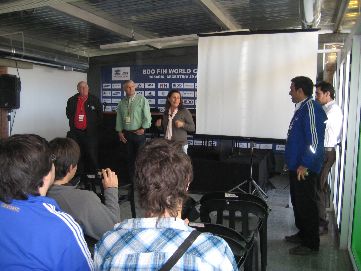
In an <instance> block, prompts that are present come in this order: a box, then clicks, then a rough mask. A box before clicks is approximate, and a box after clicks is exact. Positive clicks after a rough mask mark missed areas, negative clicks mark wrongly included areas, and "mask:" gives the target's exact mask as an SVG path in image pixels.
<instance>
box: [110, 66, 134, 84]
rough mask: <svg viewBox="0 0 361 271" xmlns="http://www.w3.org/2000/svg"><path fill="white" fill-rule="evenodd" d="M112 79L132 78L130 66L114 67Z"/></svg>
mask: <svg viewBox="0 0 361 271" xmlns="http://www.w3.org/2000/svg"><path fill="white" fill-rule="evenodd" d="M112 80H113V81H116V80H130V67H116V68H112Z"/></svg>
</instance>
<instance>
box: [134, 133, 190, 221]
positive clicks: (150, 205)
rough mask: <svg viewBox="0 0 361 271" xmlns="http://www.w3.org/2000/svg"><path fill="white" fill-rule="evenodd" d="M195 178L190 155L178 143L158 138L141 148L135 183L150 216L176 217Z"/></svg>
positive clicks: (137, 160)
mask: <svg viewBox="0 0 361 271" xmlns="http://www.w3.org/2000/svg"><path fill="white" fill-rule="evenodd" d="M192 178H193V169H192V164H191V161H190V158H189V157H188V156H187V155H186V154H185V153H184V152H183V151H182V148H181V146H180V145H179V144H177V143H176V142H174V141H169V140H165V139H155V140H152V141H149V142H147V143H146V144H145V145H144V146H143V147H142V149H141V150H140V151H139V154H138V157H137V159H136V162H135V183H136V186H137V188H138V193H139V202H140V205H141V207H142V208H143V209H144V210H145V211H146V214H147V216H151V217H163V216H166V215H169V216H171V217H177V216H178V215H179V214H180V212H181V209H182V203H183V201H184V200H185V199H186V197H187V190H188V186H189V183H190V182H191V181H192Z"/></svg>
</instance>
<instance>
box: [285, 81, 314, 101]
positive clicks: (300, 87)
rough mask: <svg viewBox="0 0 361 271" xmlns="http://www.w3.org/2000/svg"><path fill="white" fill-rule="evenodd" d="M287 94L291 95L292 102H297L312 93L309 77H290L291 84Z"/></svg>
mask: <svg viewBox="0 0 361 271" xmlns="http://www.w3.org/2000/svg"><path fill="white" fill-rule="evenodd" d="M289 94H290V95H291V97H292V102H294V103H299V102H301V101H302V100H304V99H305V98H307V97H311V96H312V94H313V82H312V80H311V79H310V78H308V77H305V76H297V77H294V78H292V79H291V86H290V92H289Z"/></svg>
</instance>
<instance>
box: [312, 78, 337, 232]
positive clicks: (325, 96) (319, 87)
mask: <svg viewBox="0 0 361 271" xmlns="http://www.w3.org/2000/svg"><path fill="white" fill-rule="evenodd" d="M334 99H335V90H334V88H333V86H332V85H331V84H329V83H327V82H324V81H322V82H319V83H317V84H316V100H317V101H318V102H319V103H320V104H321V105H322V107H323V109H324V110H325V112H326V115H327V122H326V130H325V143H324V147H325V156H324V157H325V158H324V162H323V166H322V169H321V174H320V183H319V205H318V206H319V214H320V234H324V233H327V232H328V221H327V219H326V202H328V197H329V194H328V189H329V188H328V183H327V179H328V173H329V172H330V170H331V167H332V165H333V164H334V162H335V160H336V150H335V148H336V146H337V144H338V143H339V142H340V135H341V129H342V119H343V115H342V111H341V108H340V107H339V106H338V105H337V103H336V102H335V100H334Z"/></svg>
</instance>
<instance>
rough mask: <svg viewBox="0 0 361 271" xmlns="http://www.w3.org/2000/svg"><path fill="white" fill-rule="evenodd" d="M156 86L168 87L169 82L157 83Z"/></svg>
mask: <svg viewBox="0 0 361 271" xmlns="http://www.w3.org/2000/svg"><path fill="white" fill-rule="evenodd" d="M158 88H169V83H158Z"/></svg>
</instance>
